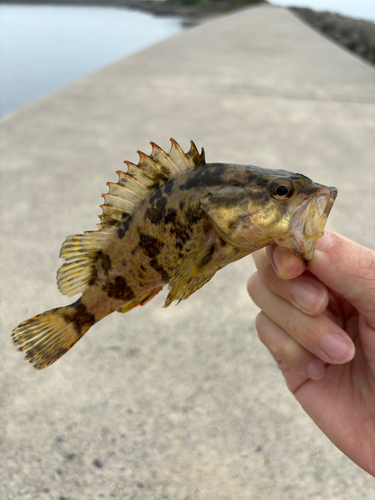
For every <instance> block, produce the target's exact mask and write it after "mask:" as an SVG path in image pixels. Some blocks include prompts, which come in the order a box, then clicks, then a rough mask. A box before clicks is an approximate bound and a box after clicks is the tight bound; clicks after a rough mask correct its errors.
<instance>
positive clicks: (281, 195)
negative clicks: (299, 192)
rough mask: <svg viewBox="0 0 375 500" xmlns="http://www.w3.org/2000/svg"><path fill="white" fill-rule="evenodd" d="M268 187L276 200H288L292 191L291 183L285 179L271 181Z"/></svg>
mask: <svg viewBox="0 0 375 500" xmlns="http://www.w3.org/2000/svg"><path fill="white" fill-rule="evenodd" d="M270 188H271V189H270V194H271V196H272V197H273V198H275V199H276V200H288V199H289V198H290V197H291V196H293V193H294V186H293V184H292V183H291V182H290V181H288V180H286V179H283V180H281V179H279V180H276V181H273V182H272V184H271V186H270Z"/></svg>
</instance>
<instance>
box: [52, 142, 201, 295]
mask: <svg viewBox="0 0 375 500" xmlns="http://www.w3.org/2000/svg"><path fill="white" fill-rule="evenodd" d="M171 144H172V146H171V149H170V152H169V153H166V152H165V151H163V150H162V149H161V148H160V147H159V146H157V145H156V144H155V143H151V146H152V152H151V155H150V156H147V155H146V154H144V153H142V152H141V151H138V154H139V162H138V164H137V165H135V164H133V163H131V162H129V161H126V162H125V164H126V165H127V167H128V171H127V172H121V171H117V174H118V176H119V180H118V182H117V183H113V182H108V183H107V186H108V188H109V192H108V193H105V194H102V196H103V198H104V200H105V203H104V204H103V205H101V208H102V210H103V213H102V214H101V215H100V216H99V217H100V219H101V222H100V223H99V224H98V228H99V229H98V231H86V232H85V233H84V234H78V235H73V236H69V237H68V238H67V239H66V240H65V242H64V243H63V245H62V247H61V251H60V257H62V258H63V259H64V260H65V262H64V263H63V264H62V266H61V267H60V269H59V270H58V272H57V283H58V287H59V289H60V291H61V292H62V293H64V294H66V295H75V294H76V293H79V292H83V291H84V290H85V289H86V288H87V287H88V286H89V285H90V283H91V281H92V278H93V277H94V276H95V266H96V261H97V258H98V255H100V254H101V252H102V251H103V250H104V249H105V248H106V246H107V245H108V244H109V242H110V239H111V237H112V235H113V233H115V232H116V231H117V226H118V224H119V223H120V222H121V221H123V220H124V219H125V218H126V217H131V216H132V214H133V213H134V212H135V211H136V210H137V209H138V207H139V206H140V204H141V203H142V202H143V200H144V199H146V197H147V196H148V195H149V194H150V193H151V192H152V191H153V190H154V189H155V188H157V187H158V186H160V185H163V184H164V183H165V182H167V181H168V180H170V179H171V178H173V177H174V176H176V175H178V174H179V173H183V172H188V171H191V170H194V169H195V168H197V167H200V166H202V165H204V164H205V156H204V149H203V148H202V152H201V153H200V154H199V152H198V150H197V148H196V146H195V144H194V142H193V141H191V145H190V149H189V151H188V152H187V153H184V152H183V150H182V149H181V147H180V146H179V145H178V144H177V142H176V141H175V140H174V139H171Z"/></svg>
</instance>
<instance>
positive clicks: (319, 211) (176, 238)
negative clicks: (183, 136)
mask: <svg viewBox="0 0 375 500" xmlns="http://www.w3.org/2000/svg"><path fill="white" fill-rule="evenodd" d="M171 141H172V148H171V151H170V152H169V153H168V154H167V153H165V152H164V151H163V150H162V149H160V148H159V147H158V146H156V145H155V144H153V143H151V144H152V148H153V150H152V154H151V155H150V156H146V155H145V154H144V153H141V152H139V155H140V161H139V163H138V165H134V164H132V163H130V162H126V163H127V165H128V171H127V172H126V173H124V172H117V173H118V175H119V181H118V183H108V186H109V192H108V193H107V194H104V195H103V197H104V199H105V203H104V205H102V208H103V214H102V216H101V223H100V224H98V226H99V230H98V231H92V232H86V233H84V234H81V235H73V236H70V237H68V238H67V239H66V241H65V242H64V243H63V245H62V248H61V252H60V256H61V257H62V258H63V259H64V261H65V262H64V263H63V265H62V266H61V268H60V269H59V271H58V273H57V283H58V286H59V289H60V291H61V292H62V293H64V294H66V295H69V296H73V295H76V294H77V293H82V296H81V297H80V298H79V299H78V300H77V301H76V302H75V303H73V304H72V305H70V306H66V307H61V308H57V309H53V310H51V311H47V312H45V313H43V314H40V315H38V316H35V317H34V318H32V319H30V320H27V321H25V322H23V323H21V324H20V325H19V326H18V327H17V328H15V330H14V331H13V333H12V336H13V341H14V343H15V344H16V345H17V347H18V349H19V350H22V351H24V352H25V353H26V356H25V359H27V360H29V361H30V362H31V363H32V365H33V366H34V368H36V369H41V368H44V367H46V366H49V365H50V364H52V363H53V362H54V361H56V360H57V359H59V358H60V357H61V356H62V355H63V354H65V353H66V352H67V351H68V350H69V349H70V348H71V347H72V346H73V345H74V344H75V343H76V342H77V341H78V340H79V339H80V338H81V337H82V336H83V335H84V334H85V333H86V332H87V330H88V329H89V328H90V327H91V326H92V325H94V324H95V323H96V322H98V321H100V320H101V319H102V318H103V317H105V316H107V315H108V314H110V313H112V312H114V311H116V310H117V311H119V312H128V311H130V310H131V309H132V308H134V307H136V306H138V305H144V304H145V303H146V302H148V301H149V300H151V299H152V298H153V297H154V296H155V295H156V294H157V293H158V292H159V291H160V290H161V289H162V287H163V286H164V285H166V284H169V294H168V296H167V298H166V301H165V307H167V306H169V305H170V304H171V303H172V302H173V301H177V302H179V301H181V300H184V299H186V298H188V297H189V296H190V295H191V294H192V293H194V292H195V291H196V290H198V289H199V288H201V287H202V286H203V285H204V284H205V283H207V282H208V281H209V280H210V279H211V278H212V277H213V276H214V275H215V273H216V272H217V271H218V270H219V269H221V268H223V267H224V266H226V265H228V264H230V263H231V262H234V261H236V260H238V259H240V258H242V257H244V256H245V255H248V254H249V253H251V252H253V251H254V250H257V249H259V248H262V247H264V246H265V245H268V244H271V243H278V244H279V245H281V246H284V247H287V248H290V249H291V250H292V251H293V252H294V253H295V254H296V255H298V256H300V257H301V258H304V259H306V260H309V259H311V257H312V255H313V252H314V247H315V242H316V240H317V239H318V238H319V237H321V236H322V235H323V229H324V225H325V222H326V220H327V217H328V213H329V211H330V209H331V207H332V204H333V202H334V199H335V197H336V193H337V192H336V190H335V188H327V187H325V186H321V185H320V184H316V183H313V182H312V181H311V180H310V179H308V178H307V177H305V176H304V175H302V174H293V173H290V172H286V171H284V170H266V169H262V168H260V167H254V166H247V165H236V164H226V163H211V164H206V163H205V158H204V151H203V150H202V153H201V154H199V153H198V151H197V149H196V147H195V145H194V143H191V148H190V150H189V152H188V153H184V152H183V151H182V149H181V148H180V146H179V145H178V144H177V143H176V142H175V141H174V140H171Z"/></svg>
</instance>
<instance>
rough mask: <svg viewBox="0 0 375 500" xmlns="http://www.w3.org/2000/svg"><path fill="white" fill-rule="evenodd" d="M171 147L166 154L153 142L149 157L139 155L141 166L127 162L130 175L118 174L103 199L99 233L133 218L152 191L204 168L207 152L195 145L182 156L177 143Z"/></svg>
mask: <svg viewBox="0 0 375 500" xmlns="http://www.w3.org/2000/svg"><path fill="white" fill-rule="evenodd" d="M171 143H172V147H171V150H170V151H169V153H166V152H165V151H163V150H162V149H161V148H160V147H159V146H157V145H156V144H154V143H153V142H151V146H152V152H151V155H150V156H147V155H145V154H144V153H142V152H141V151H138V154H139V162H138V165H134V164H133V163H131V162H129V161H126V162H125V163H126V165H127V166H128V171H127V172H121V171H120V170H119V171H118V172H117V174H118V176H119V180H118V182H117V183H116V184H115V183H113V182H108V183H107V186H108V187H109V191H108V193H106V194H103V195H102V196H103V198H104V200H105V203H104V204H103V205H101V208H102V209H103V214H102V215H100V216H99V217H100V218H101V223H100V224H98V226H99V230H103V229H106V228H108V226H114V225H117V224H118V222H119V221H121V220H122V219H123V218H124V216H125V217H126V216H129V215H131V214H132V213H133V212H134V211H135V210H136V209H137V207H138V205H139V204H140V203H141V202H142V201H143V200H144V199H145V198H146V196H148V194H149V192H150V191H151V190H152V189H155V187H157V186H159V185H160V184H162V183H164V182H166V181H168V180H169V179H170V178H171V177H174V176H176V175H178V174H179V173H181V172H185V171H188V170H193V169H194V168H196V167H198V166H200V165H204V164H205V157H204V150H203V149H202V152H201V153H200V154H199V153H198V150H197V148H196V146H195V144H194V142H193V141H191V147H190V150H189V151H188V152H187V153H184V152H183V150H182V149H181V147H180V146H179V145H178V144H177V142H176V141H175V140H174V139H171Z"/></svg>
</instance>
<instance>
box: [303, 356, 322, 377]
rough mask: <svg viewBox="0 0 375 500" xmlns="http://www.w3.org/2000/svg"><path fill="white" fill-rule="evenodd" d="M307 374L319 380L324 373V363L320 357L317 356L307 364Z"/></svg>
mask: <svg viewBox="0 0 375 500" xmlns="http://www.w3.org/2000/svg"><path fill="white" fill-rule="evenodd" d="M305 371H306V373H307V376H308V377H310V378H312V379H315V380H318V379H320V378H322V377H323V375H324V364H323V362H322V361H321V360H320V359H319V358H315V359H313V360H312V361H310V363H309V364H308V365H307V366H306V370H305Z"/></svg>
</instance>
